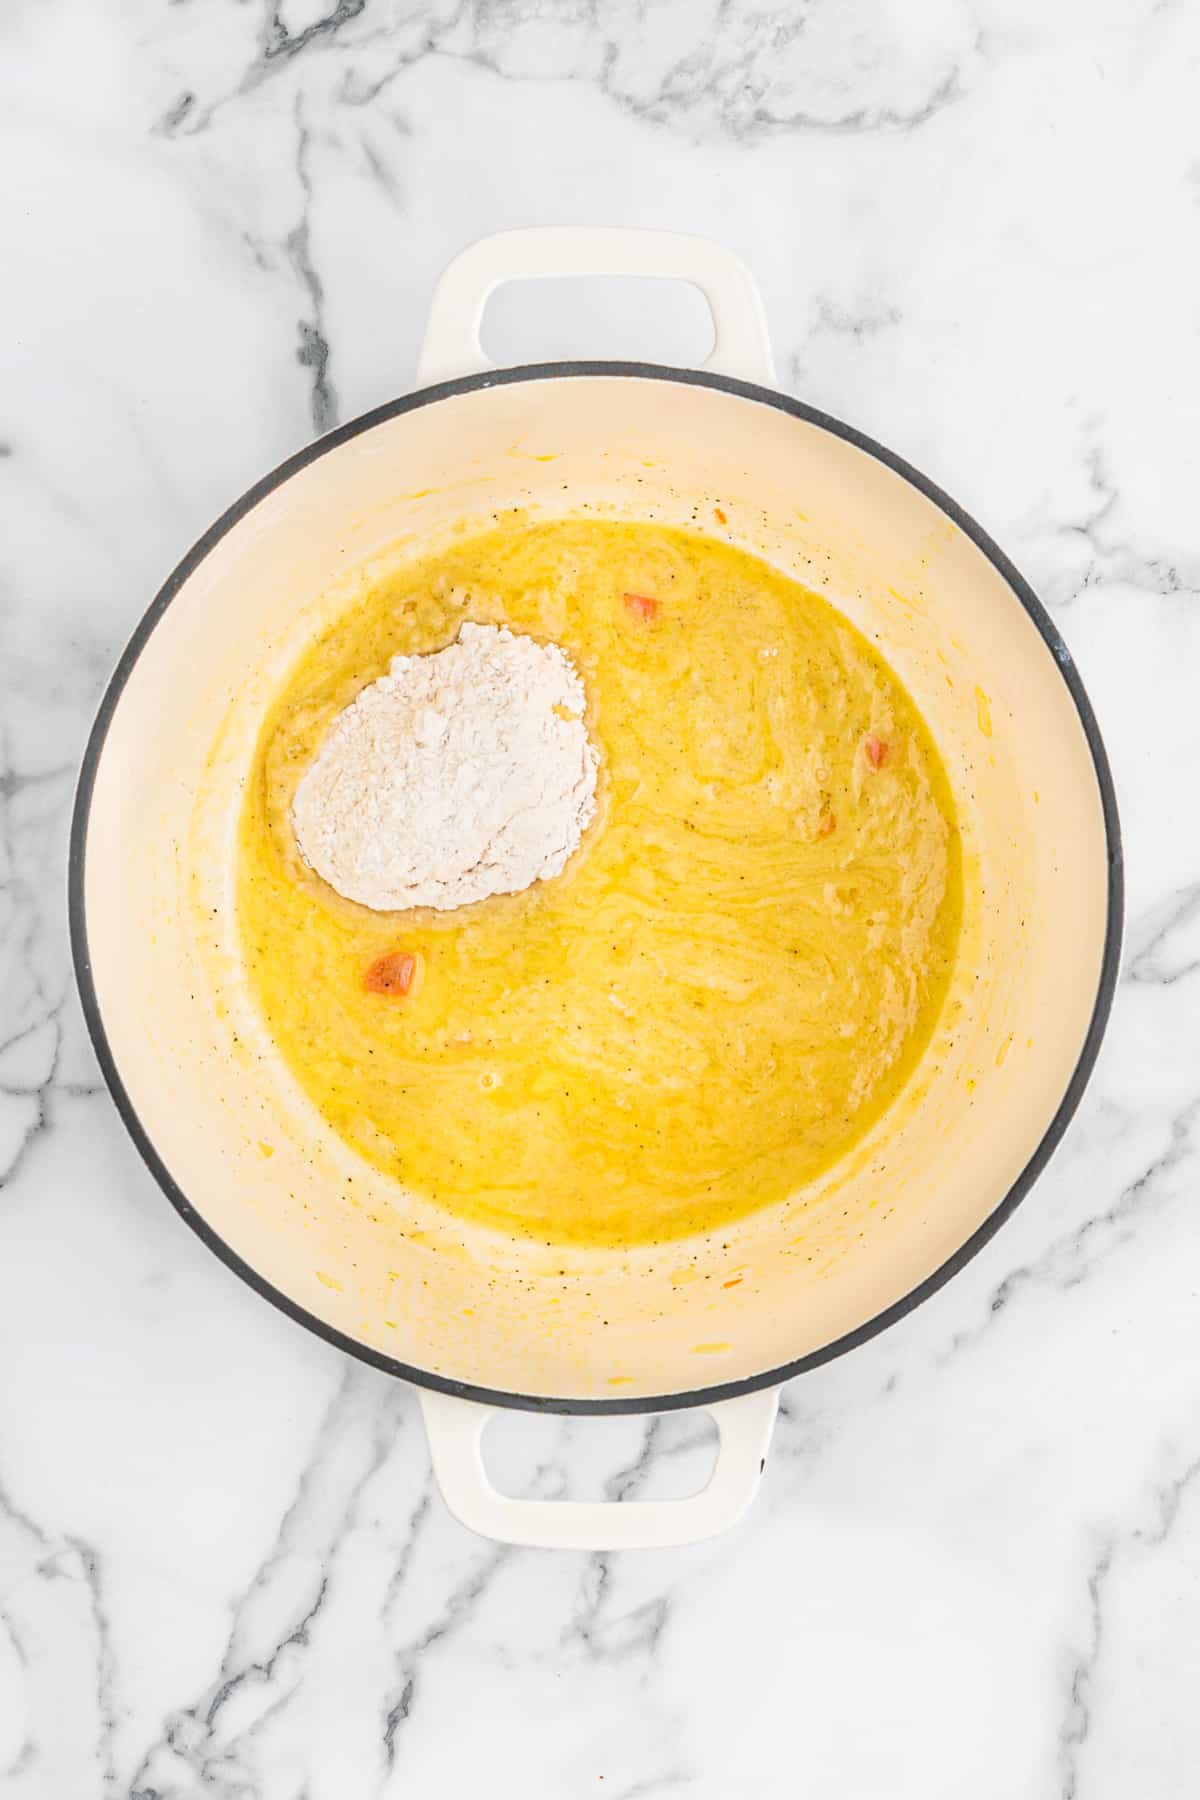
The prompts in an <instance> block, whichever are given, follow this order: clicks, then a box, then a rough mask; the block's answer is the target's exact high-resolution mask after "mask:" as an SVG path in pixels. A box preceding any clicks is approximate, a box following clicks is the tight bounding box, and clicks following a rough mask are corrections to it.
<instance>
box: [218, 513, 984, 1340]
mask: <svg viewBox="0 0 1200 1800" xmlns="http://www.w3.org/2000/svg"><path fill="white" fill-rule="evenodd" d="M625 593H633V594H637V595H645V596H653V597H654V598H655V599H657V601H658V608H657V611H656V612H655V614H654V615H653V617H652V618H650V619H646V618H644V617H641V616H639V615H637V614H636V613H635V612H632V611H631V609H630V608H629V607H627V606H626V605H625V604H624V603H623V600H622V596H623V595H624V594H625ZM464 617H466V618H472V619H477V620H479V621H482V622H486V621H492V622H496V623H506V624H508V625H510V626H511V627H512V628H513V629H515V630H518V631H528V632H532V633H534V634H535V635H538V636H542V637H547V638H553V639H555V640H557V641H558V642H560V643H561V644H563V646H564V647H565V648H566V649H567V650H568V651H569V652H570V654H571V655H572V656H573V658H574V659H575V661H576V663H577V666H578V668H579V669H580V672H581V673H582V675H583V677H584V681H585V684H586V687H587V689H588V694H589V705H590V709H591V717H590V721H589V722H590V726H591V729H592V730H593V732H594V734H595V737H596V740H597V742H598V744H599V746H600V749H601V754H602V757H603V770H602V777H601V779H602V790H603V792H602V801H601V806H600V808H599V812H598V816H597V819H596V821H595V823H594V824H593V825H592V827H591V828H590V830H589V832H588V834H587V836H586V838H585V840H584V843H583V846H582V848H581V849H580V851H579V852H578V853H577V854H576V856H575V857H574V858H573V860H572V861H571V863H570V864H569V865H568V867H567V869H566V871H565V872H564V873H563V874H562V875H561V876H559V877H557V878H556V879H554V880H552V881H549V882H539V883H536V884H535V885H534V886H533V887H532V888H529V889H527V890H526V891H525V892H524V893H522V894H517V895H503V896H497V897H494V898H492V899H489V900H485V901H483V902H481V903H479V904H477V905H475V906H472V907H468V908H465V909H462V910H461V911H459V912H457V913H450V914H445V913H443V914H435V913H432V912H428V911H414V912H408V913H403V914H376V913H372V912H370V911H368V910H366V909H364V908H362V907H359V906H356V905H354V904H353V903H351V902H348V901H345V900H343V899H341V898H340V897H339V896H338V895H336V894H335V893H333V891H332V890H331V889H329V888H327V887H326V886H324V884H323V883H321V882H320V880H319V879H318V878H317V877H316V876H314V875H313V874H312V872H311V871H310V870H308V869H307V868H306V867H305V865H304V864H303V863H302V862H301V860H300V858H299V856H298V854H297V851H296V848H295V843H294V839H293V836H292V830H291V824H290V817H289V812H290V805H291V797H292V794H293V792H294V790H295V786H296V783H297V781H298V780H299V777H300V774H301V772H302V771H303V769H304V767H305V766H306V765H307V763H308V762H309V760H310V759H311V758H312V756H313V755H314V754H315V753H316V751H317V749H318V747H319V745H320V743H321V740H322V738H323V736H324V733H325V731H326V730H327V728H328V726H329V723H330V721H331V720H332V718H333V717H334V715H335V714H336V712H338V711H339V710H340V709H341V708H342V707H343V706H345V705H347V704H348V702H349V701H350V700H351V699H352V698H353V696H354V694H355V693H356V692H357V691H358V689H359V688H361V687H362V686H363V685H364V684H365V683H366V682H368V681H373V680H375V679H376V678H377V677H378V676H379V675H380V674H382V673H383V672H384V670H385V668H386V667H387V664H388V661H389V659H390V658H391V657H392V656H394V655H396V654H397V653H401V652H403V653H406V654H412V653H414V652H425V651H430V650H434V649H438V648H440V647H442V646H443V645H445V644H447V643H449V642H451V641H452V640H453V639H454V637H455V636H456V635H457V632H458V627H459V624H460V622H461V620H462V619H463V618H464ZM868 738H871V739H875V740H877V741H878V743H882V744H884V745H886V754H885V756H884V757H883V760H882V762H881V765H880V766H879V767H878V768H875V767H873V766H872V763H871V758H870V756H869V755H868V754H867V752H866V750H865V748H864V745H865V742H866V740H867V739H868ZM876 750H877V746H876ZM831 821H832V824H831ZM961 889H962V883H961V859H960V853H959V841H958V834H957V831H956V829H955V827H954V814H953V807H952V802H951V798H950V791H949V787H948V784H947V780H946V776H945V772H944V770H943V768H942V765H941V762H940V759H939V757H938V754H937V752H936V750H935V748H934V745H933V743H932V740H931V739H930V736H929V734H928V732H927V730H926V728H925V726H924V724H923V722H922V720H921V718H920V716H919V715H918V713H917V711H916V709H915V708H914V706H913V704H912V702H911V700H910V699H909V698H908V696H907V694H906V693H905V691H904V689H903V688H902V687H901V685H900V683H899V682H898V681H897V679H896V677H895V675H894V674H893V673H892V672H891V671H890V670H889V669H888V667H887V666H886V665H885V664H884V663H883V661H882V660H881V659H880V657H879V656H878V655H877V654H876V652H875V651H874V650H873V649H872V648H871V647H870V645H869V644H868V643H867V642H866V640H865V639H864V638H863V637H862V636H861V635H860V634H859V633H858V632H856V631H855V630H854V629H853V628H852V627H851V626H849V625H848V624H847V623H846V621H845V620H844V619H842V618H841V616H840V615H839V614H837V613H836V612H835V611H834V610H833V609H832V608H831V607H830V606H829V605H828V604H827V603H826V602H824V601H823V600H821V599H820V598H818V597H817V596H816V595H814V594H811V593H809V592H807V591H806V590H805V589H803V588H801V587H799V586H798V585H797V584H796V583H794V582H792V581H790V580H788V579H786V578H785V577H784V576H782V575H780V574H778V573H777V572H775V571H774V570H772V569H770V568H769V567H767V566H766V565H765V564H763V563H760V562H758V561H756V560H754V559H753V558H751V557H749V556H747V555H745V554H744V553H742V552H740V551H736V550H734V549H732V548H730V547H728V546H726V545H723V544H719V543H717V542H715V541H713V540H710V539H706V538H703V537H700V536H696V535H692V534H690V533H685V532H681V531H675V530H668V529H665V528H659V527H655V526H649V525H623V524H611V523H603V522H599V521H592V520H582V519H579V520H571V521H565V522H561V523H557V524H547V525H540V526H530V525H529V524H528V523H527V522H525V521H523V520H515V521H512V522H506V523H503V524H501V525H499V526H498V527H497V528H496V529H495V530H493V531H491V532H488V533H487V534H485V535H482V536H479V537H475V538H471V539H463V540H460V541H459V542H458V543H457V544H456V545H455V546H454V547H453V548H452V550H451V551H449V552H448V553H446V554H443V555H441V556H440V557H438V558H437V559H436V560H430V561H429V562H427V563H425V564H416V565H409V566H408V567H407V568H406V569H405V570H404V572H403V573H402V575H401V576H399V577H397V579H396V580H395V581H393V582H390V583H385V584H383V585H381V586H380V587H378V588H377V589H375V590H374V591H372V592H371V593H370V594H368V595H367V597H366V598H365V600H363V601H361V602H359V603H357V604H356V605H355V606H354V607H353V608H351V609H350V610H348V611H347V612H346V613H345V614H344V615H343V616H342V617H340V618H339V619H338V620H337V622H336V625H335V627H334V628H333V629H331V630H330V631H328V632H327V633H326V634H325V635H324V636H323V637H322V638H321V639H320V640H319V641H318V642H317V643H315V644H314V645H313V646H312V647H311V648H310V649H309V651H308V652H307V653H306V654H305V656H304V657H303V658H302V659H301V661H300V663H299V664H298V666H297V667H296V668H295V670H294V671H293V673H292V675H291V677H290V679H289V681H288V683H287V684H286V687H285V690H284V691H283V692H282V693H281V694H280V696H279V697H278V700H277V702H276V704H275V705H274V707H273V709H272V711H271V714H270V716H269V717H268V718H267V720H266V721H265V722H264V727H263V730H262V733H261V737H260V740H259V744H258V749H257V752H256V760H255V768H254V772H253V778H252V780H251V782H250V784H249V788H248V797H247V802H246V807H245V812H244V816H243V819H242V824H241V833H240V856H239V868H238V893H237V901H238V910H239V923H240V926H241V931H242V939H243V945H244V949H245V954H246V959H247V965H248V969H249V972H250V979H251V983H252V986H253V989H254V992H255V994H256V998H257V1000H258V1003H259V1005H260V1006H261V1008H262V1011H263V1013H264V1015H265V1018H266V1021H267V1024H268V1027H269V1029H270V1031H271V1033H272V1035H273V1037H274V1039H275V1041H276V1043H277V1045H278V1046H279V1049H280V1051H281V1052H282V1054H283V1056H284V1058H285V1060H286V1061H287V1063H288V1065H289V1066H290V1068H291V1069H292V1071H293V1073H294V1075H295V1077H296V1079H297V1080H298V1081H299V1082H300V1084H301V1086H302V1087H303V1088H304V1089H305V1091H306V1092H307V1094H308V1095H309V1097H310V1098H311V1099H312V1101H313V1102H314V1103H315V1105H316V1106H317V1107H318V1108H319V1110H320V1111H321V1113H322V1114H323V1115H324V1116H325V1118H326V1119H327V1120H328V1121H329V1122H330V1124H331V1125H332V1126H333V1127H334V1128H335V1130H337V1131H338V1132H339V1133H341V1134H342V1136H343V1137H344V1138H345V1139H347V1140H348V1141H349V1142H350V1143H351V1144H352V1145H353V1146H354V1147H355V1148H356V1149H357V1150H358V1151H359V1152H360V1153H361V1154H362V1155H363V1156H364V1157H366V1158H367V1159H368V1160H369V1161H370V1162H371V1163H373V1164H375V1165H376V1166H377V1167H379V1168H380V1169H382V1170H384V1171H385V1172H386V1173H388V1174H390V1175H392V1176H394V1177H395V1178H396V1180H397V1181H398V1182H399V1183H401V1184H403V1186H405V1187H407V1188H409V1189H411V1190H414V1191H417V1192H420V1193H421V1194H423V1195H425V1196H427V1197H428V1198H431V1199H433V1200H435V1201H436V1202H438V1203H440V1204H441V1205H443V1206H444V1207H446V1208H448V1209H449V1210H450V1211H451V1212H453V1213H455V1214H458V1215H460V1216H465V1217H468V1218H471V1219H473V1220H479V1221H482V1222H485V1223H487V1224H490V1225H493V1226H498V1227H500V1228H502V1229H505V1230H509V1231H514V1232H517V1233H521V1234H527V1235H533V1236H536V1237H539V1238H542V1239H545V1240H547V1241H551V1242H574V1243H584V1244H588V1243H591V1244H610V1245H611V1244H631V1243H637V1242H647V1241H654V1240H663V1239H669V1238H673V1237H679V1236H683V1235H685V1234H688V1233H691V1232H694V1231H698V1230H702V1229H706V1228H709V1227H713V1226H718V1225H721V1224H724V1223H728V1222H730V1221H732V1220H734V1219H736V1218H739V1217H741V1216H742V1215H744V1214H747V1213H749V1212H751V1211H753V1210H754V1209H756V1208H758V1207H761V1206H765V1205H768V1204H770V1203H772V1202H774V1201H778V1200H780V1199H782V1198H784V1197H786V1196H788V1195H790V1194H793V1193H795V1192H796V1191H797V1190H798V1189H800V1188H802V1187H803V1186H804V1184H805V1183H807V1182H810V1181H812V1180H813V1179H814V1178H816V1177H817V1176H819V1175H821V1174H822V1173H824V1172H825V1171H826V1170H827V1169H828V1168H829V1167H830V1166H831V1165H832V1164H833V1163H834V1162H836V1161H837V1160H838V1159H839V1158H840V1157H841V1156H842V1155H843V1154H844V1153H845V1152H846V1151H847V1150H848V1149H849V1148H850V1146H851V1145H852V1144H853V1143H854V1142H855V1141H856V1140H857V1139H859V1138H860V1137H861V1136H862V1134H863V1133H864V1132H865V1131H866V1130H867V1129H868V1127H869V1126H870V1125H871V1124H872V1123H873V1122H874V1120H875V1119H876V1118H878V1116H879V1115H880V1113H881V1112H882V1111H883V1109H884V1108H885V1107H887V1106H888V1105H889V1104H890V1103H891V1102H892V1101H893V1100H894V1099H895V1097H896V1096H897V1094H898V1093H899V1091H900V1089H901V1087H902V1086H903V1084H904V1082H905V1080H906V1078H907V1077H908V1075H909V1074H910V1073H911V1071H912V1069H913V1068H914V1066H915V1064H916V1062H917V1061H918V1059H919V1057H920V1055H921V1052H922V1050H923V1049H924V1047H925V1045H926V1043H927V1042H928V1039H929V1036H930V1033H931V1030H932V1028H933V1024H934V1022H935V1020H936V1017H937V1014H938V1011H939V1009H940V1007H941V1004H942V1001H943V999H944V996H945V993H946V988H947V985H948V981H949V976H950V971H951V967H952V963H953V958H954V953H955V948H956V943H957V937H958V929H959V920H960V915H961V898H962V892H961ZM395 949H404V950H413V951H417V952H419V953H420V955H421V957H422V959H423V960H422V970H423V979H422V982H421V984H420V987H419V989H418V990H416V991H414V993H413V994H412V995H411V996H408V997H406V998H404V999H400V998H397V997H386V996H380V995H375V994H369V993H367V992H365V991H364V988H363V974H364V971H365V970H366V968H367V967H368V966H369V965H370V964H371V963H372V962H374V961H375V960H376V959H377V958H378V957H380V956H381V955H384V954H385V953H387V952H389V951H392V950H395ZM397 1201H398V1204H401V1205H402V1204H403V1201H402V1197H401V1196H400V1194H399V1193H398V1195H397ZM706 1348H707V1346H706Z"/></svg>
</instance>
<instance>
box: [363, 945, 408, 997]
mask: <svg viewBox="0 0 1200 1800" xmlns="http://www.w3.org/2000/svg"><path fill="white" fill-rule="evenodd" d="M416 979H417V959H416V956H415V955H414V954H413V952H412V951H411V950H389V951H388V953H387V955H386V956H381V957H380V958H379V959H378V961H377V962H373V963H372V964H371V966H370V968H369V969H368V970H367V972H366V974H365V975H364V976H363V986H364V987H365V988H366V990H367V992H368V994H398V995H400V997H401V998H403V996H404V995H405V994H409V993H411V992H412V988H413V983H414V982H415V981H416Z"/></svg>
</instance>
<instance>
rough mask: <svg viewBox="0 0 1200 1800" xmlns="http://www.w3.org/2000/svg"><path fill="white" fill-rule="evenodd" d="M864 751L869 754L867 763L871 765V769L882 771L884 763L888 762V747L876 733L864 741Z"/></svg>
mask: <svg viewBox="0 0 1200 1800" xmlns="http://www.w3.org/2000/svg"><path fill="white" fill-rule="evenodd" d="M863 749H864V750H865V751H866V753H867V761H868V762H869V763H870V765H871V767H872V768H873V769H882V767H883V765H884V763H885V762H886V761H887V754H888V747H887V745H886V744H885V743H884V741H883V739H882V738H879V737H876V736H875V735H874V733H872V735H871V736H870V737H869V738H865V739H864V740H863Z"/></svg>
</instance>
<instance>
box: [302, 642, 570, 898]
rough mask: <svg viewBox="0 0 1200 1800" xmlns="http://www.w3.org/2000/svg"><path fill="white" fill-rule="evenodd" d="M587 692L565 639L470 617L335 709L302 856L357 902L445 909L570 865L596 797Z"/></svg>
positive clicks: (305, 787) (311, 796)
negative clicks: (435, 647)
mask: <svg viewBox="0 0 1200 1800" xmlns="http://www.w3.org/2000/svg"><path fill="white" fill-rule="evenodd" d="M583 714H584V690H583V683H582V681H581V680H580V678H579V675H578V673H577V672H576V670H575V667H574V665H573V664H572V662H571V660H570V658H569V657H568V656H567V654H566V652H565V651H564V650H561V649H560V648H559V646H558V645H557V644H543V643H539V642H538V641H537V640H536V639H534V638H531V637H521V636H517V635H515V634H514V633H513V632H511V631H508V630H507V629H505V628H504V627H502V626H496V625H473V624H469V623H467V624H464V625H463V626H462V628H461V630H460V632H459V635H458V640H457V642H456V643H453V644H451V645H449V646H448V647H447V648H446V649H445V650H439V651H437V652H435V653H434V654H432V655H429V656H396V657H393V659H392V663H391V666H390V668H389V670H388V673H387V674H386V675H384V676H381V677H380V679H379V680H378V681H373V682H372V683H371V684H370V686H369V687H365V688H364V689H363V691H362V692H361V693H360V694H359V696H358V698H357V699H356V700H355V701H354V702H353V704H352V705H350V706H348V707H347V708H346V710H345V711H344V712H342V713H340V714H339V715H338V717H337V718H336V719H335V720H334V722H333V725H332V726H331V727H330V730H329V733H328V735H327V737H326V738H325V741H324V743H323V744H322V746H321V749H320V753H319V754H318V756H317V758H316V760H315V761H314V762H313V763H312V764H311V766H310V767H309V768H308V769H307V770H306V771H305V773H304V775H303V777H302V778H301V781H300V784H299V786H298V787H297V789H296V795H295V799H294V801H293V803H292V823H293V826H294V828H295V832H296V842H297V844H298V845H299V847H300V854H301V855H302V856H303V858H304V860H305V862H306V863H308V865H309V866H310V868H312V869H314V870H315V871H316V873H317V874H318V875H320V876H321V878H322V879H323V880H324V881H327V882H328V883H329V885H330V887H333V888H336V889H337V891H338V893H339V894H342V895H344V896H345V898H346V899H347V900H357V901H358V902H359V903H360V904H361V905H363V906H369V907H372V908H374V909H375V910H376V911H378V912H395V911H399V910H401V909H402V908H404V907H409V906H432V907H436V908H438V910H439V911H445V910H447V909H449V908H451V907H455V906H466V905H468V904H469V902H471V901H473V900H483V899H485V898H486V897H487V896H488V895H489V894H510V893H517V892H519V891H520V890H521V889H522V888H526V887H528V886H529V885H530V883H531V882H534V881H538V880H545V879H546V878H547V877H549V876H551V875H557V874H559V872H560V871H561V870H562V869H563V867H564V866H565V865H566V863H567V860H568V858H569V857H570V856H571V853H572V851H574V850H575V849H576V848H577V847H578V844H579V841H580V837H581V835H582V832H583V829H584V827H585V826H586V824H587V822H588V820H589V819H590V818H591V817H592V814H593V812H594V811H595V806H596V766H597V760H598V759H597V755H596V750H595V748H594V746H593V744H592V742H591V739H590V738H589V736H588V730H587V725H586V723H585V721H584V716H583Z"/></svg>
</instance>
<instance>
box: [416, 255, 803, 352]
mask: <svg viewBox="0 0 1200 1800" xmlns="http://www.w3.org/2000/svg"><path fill="white" fill-rule="evenodd" d="M556 275H557V276H562V275H641V276H650V277H658V278H662V279H666V280H674V281H689V282H691V284H692V286H693V287H697V288H699V290H700V292H701V293H702V294H703V295H704V298H705V299H706V300H707V302H708V309H709V311H710V312H711V314H712V321H713V331H714V334H715V339H716V341H715V343H714V345H713V350H712V354H711V355H710V356H709V358H708V360H707V362H706V363H705V365H704V366H705V368H707V369H714V370H716V371H718V372H719V373H720V374H723V375H736V376H741V377H742V379H743V380H746V381H757V382H761V383H763V384H764V385H766V386H768V387H769V386H771V385H772V384H773V383H774V380H775V365H774V362H773V360H772V357H771V341H770V338H769V337H768V335H767V320H766V314H765V313H764V311H763V303H762V298H761V296H760V294H759V291H758V286H757V283H756V282H755V280H754V277H753V275H752V274H751V273H750V271H749V269H748V268H747V267H746V265H745V263H744V262H743V261H742V260H741V258H740V257H739V256H735V255H734V253H733V251H732V250H727V249H726V248H725V246H724V245H723V244H715V243H713V242H712V241H711V240H710V239H708V238H702V237H690V236H688V235H686V234H685V233H683V232H676V231H635V230H626V229H624V228H621V227H615V226H596V227H590V228H589V227H587V226H575V225H539V226H532V227H530V228H529V229H527V230H524V231H500V232H497V233H496V235H495V236H494V237H486V238H481V239H480V240H479V242H478V243H477V244H472V245H471V246H470V247H469V248H468V249H466V250H463V251H462V252H461V253H460V254H459V255H458V256H456V257H455V258H454V261H453V262H452V263H451V264H450V266H449V267H448V268H447V269H446V271H445V273H444V274H443V276H442V278H441V280H440V281H439V282H438V284H437V287H436V288H435V289H434V294H433V301H432V304H431V305H430V309H429V322H428V324H427V325H426V327H425V342H424V344H423V345H422V347H421V355H420V359H419V361H418V363H417V385H418V386H419V387H428V386H429V385H430V384H431V383H433V382H435V381H448V380H450V379H452V378H453V377H454V376H456V375H473V374H475V373H477V372H478V371H479V370H481V369H488V368H490V367H491V366H492V365H491V363H490V362H489V361H488V358H487V356H486V355H485V354H484V349H483V345H482V344H481V343H480V340H479V327H480V323H481V321H482V319H483V312H484V308H485V307H486V305H487V303H488V300H489V298H490V297H491V295H492V294H493V293H495V291H496V289H497V288H498V287H502V286H503V285H504V283H505V282H506V281H531V280H538V279H541V278H544V277H549V276H556Z"/></svg>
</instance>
